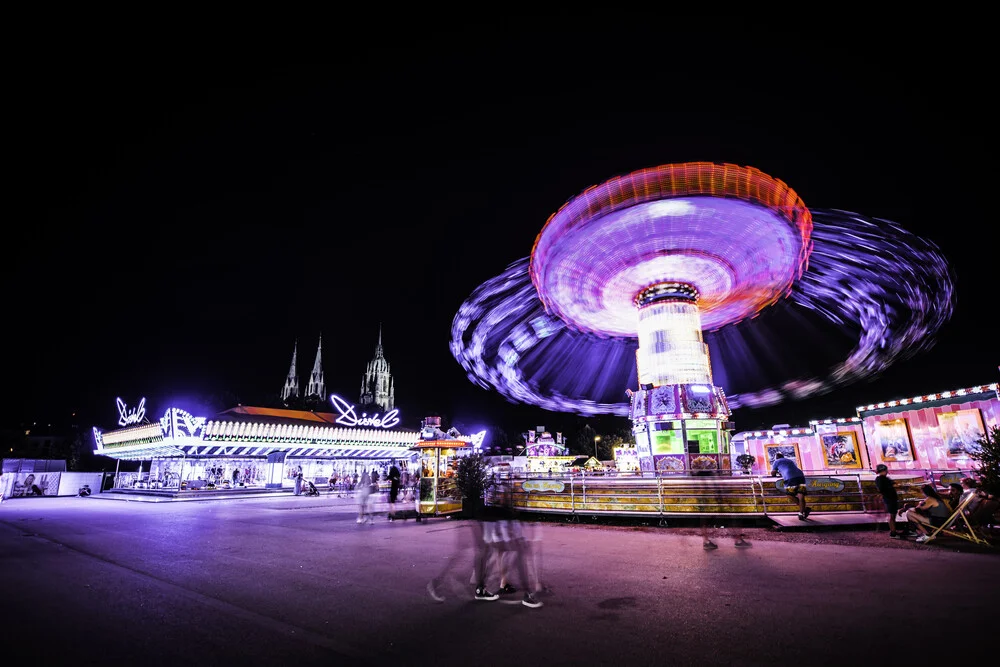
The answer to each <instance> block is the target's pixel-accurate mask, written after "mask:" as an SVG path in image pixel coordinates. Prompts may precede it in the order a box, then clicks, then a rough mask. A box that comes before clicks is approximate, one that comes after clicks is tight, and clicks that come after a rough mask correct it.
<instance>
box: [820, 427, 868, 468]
mask: <svg viewBox="0 0 1000 667" xmlns="http://www.w3.org/2000/svg"><path fill="white" fill-rule="evenodd" d="M820 440H821V441H822V443H823V455H824V456H825V457H826V467H827V468H860V467H861V453H860V452H859V451H858V440H857V437H856V436H855V435H854V432H853V431H843V432H838V433H827V434H825V435H822V436H820Z"/></svg>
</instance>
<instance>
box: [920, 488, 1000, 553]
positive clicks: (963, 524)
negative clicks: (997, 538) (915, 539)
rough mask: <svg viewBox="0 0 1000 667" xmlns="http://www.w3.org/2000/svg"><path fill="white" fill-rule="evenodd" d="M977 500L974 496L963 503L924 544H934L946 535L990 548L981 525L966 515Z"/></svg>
mask: <svg viewBox="0 0 1000 667" xmlns="http://www.w3.org/2000/svg"><path fill="white" fill-rule="evenodd" d="M975 499H976V496H975V494H973V495H970V496H969V497H968V498H966V499H965V500H964V501H962V502H961V503H960V504H959V506H958V507H957V508H955V511H954V512H952V513H951V516H949V517H948V518H947V519H946V520H945V522H944V523H943V524H941V525H940V526H938V527H937V528H935V529H934V531H933V532H931V533H930V535H929V536H928V538H927V539H926V540H924V544H927V543H929V542H932V541H934V538H936V537H938V536H939V535H941V534H944V535H948V536H950V537H957V538H958V539H960V540H967V541H969V542H972V543H973V544H982V545H986V546H989V544H990V543H989V541H988V540H986V538H985V537H984V536H983V534H982V533H981V532H980V530H979V528H980V526H979V524H978V523H976V522H970V521H969V517H968V516H966V514H965V510H966V509H967V508H968V506H969V505H970V504H971V503H972V501H973V500H975ZM984 502H985V501H984ZM980 516H982V515H980Z"/></svg>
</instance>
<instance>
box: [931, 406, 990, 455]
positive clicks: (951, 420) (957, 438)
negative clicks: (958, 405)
mask: <svg viewBox="0 0 1000 667" xmlns="http://www.w3.org/2000/svg"><path fill="white" fill-rule="evenodd" d="M937 422H938V426H939V428H940V432H941V441H942V442H943V443H944V446H945V448H946V451H947V452H948V457H949V458H953V459H955V458H963V457H967V456H969V455H970V454H976V453H978V452H979V451H980V449H981V448H980V446H979V439H980V438H982V437H983V435H984V434H985V433H986V429H985V428H984V427H983V416H982V414H980V412H979V409H978V408H973V409H970V410H955V411H953V412H941V413H938V416H937Z"/></svg>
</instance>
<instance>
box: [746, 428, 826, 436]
mask: <svg viewBox="0 0 1000 667" xmlns="http://www.w3.org/2000/svg"><path fill="white" fill-rule="evenodd" d="M813 434H815V431H814V430H813V429H811V428H782V429H778V430H771V431H752V432H750V433H746V434H744V436H743V437H744V438H773V437H775V436H781V437H783V438H787V437H788V436H795V435H813Z"/></svg>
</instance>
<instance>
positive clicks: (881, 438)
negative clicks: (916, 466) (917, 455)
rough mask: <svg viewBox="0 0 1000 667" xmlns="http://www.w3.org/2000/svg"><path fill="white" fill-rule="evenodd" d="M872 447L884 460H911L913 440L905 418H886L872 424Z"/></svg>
mask: <svg viewBox="0 0 1000 667" xmlns="http://www.w3.org/2000/svg"><path fill="white" fill-rule="evenodd" d="M872 447H873V448H874V449H875V451H876V452H877V453H878V455H879V456H880V457H881V458H882V460H883V461H886V462H900V461H913V459H914V453H913V440H912V439H911V438H910V426H909V424H908V423H907V421H906V419H902V418H900V419H886V420H883V421H877V422H874V423H873V424H872Z"/></svg>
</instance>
